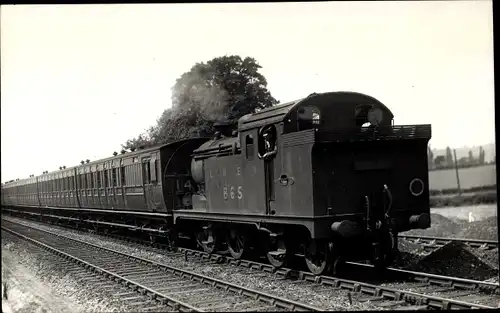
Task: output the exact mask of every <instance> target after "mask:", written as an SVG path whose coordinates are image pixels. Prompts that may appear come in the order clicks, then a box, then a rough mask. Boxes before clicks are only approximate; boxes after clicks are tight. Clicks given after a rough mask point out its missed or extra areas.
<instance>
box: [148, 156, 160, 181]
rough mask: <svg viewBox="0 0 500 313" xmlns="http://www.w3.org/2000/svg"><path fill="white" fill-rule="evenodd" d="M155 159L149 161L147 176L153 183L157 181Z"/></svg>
mask: <svg viewBox="0 0 500 313" xmlns="http://www.w3.org/2000/svg"><path fill="white" fill-rule="evenodd" d="M157 164H158V163H157V162H156V159H151V160H150V161H149V176H150V181H151V182H155V181H157V175H156V174H157V172H156V166H157Z"/></svg>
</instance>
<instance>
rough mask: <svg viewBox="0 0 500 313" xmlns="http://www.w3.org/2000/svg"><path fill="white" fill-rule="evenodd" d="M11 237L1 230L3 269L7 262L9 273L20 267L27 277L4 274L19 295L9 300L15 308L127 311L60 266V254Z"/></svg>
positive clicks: (22, 309) (27, 309) (17, 270)
mask: <svg viewBox="0 0 500 313" xmlns="http://www.w3.org/2000/svg"><path fill="white" fill-rule="evenodd" d="M11 239H12V237H11V236H10V235H7V236H6V235H5V234H4V233H3V231H2V271H4V266H5V272H6V273H8V272H10V273H14V274H16V273H19V272H20V271H21V272H22V274H21V276H22V277H23V278H22V279H24V280H23V281H21V282H22V283H23V284H22V286H20V285H19V284H18V283H16V281H15V280H14V281H13V280H12V279H9V278H8V275H7V277H4V276H3V275H2V283H4V282H5V283H6V286H7V290H9V289H11V287H9V285H11V286H12V287H14V288H12V291H13V292H16V293H18V295H19V296H18V297H16V296H15V295H14V296H13V297H12V299H11V303H8V305H9V306H10V307H11V308H12V310H13V311H14V312H124V309H126V308H125V307H123V306H121V305H119V304H118V303H116V302H113V301H112V300H110V299H109V297H108V296H106V295H105V294H103V293H101V292H99V291H98V290H96V288H95V287H93V286H91V285H86V284H82V283H81V282H79V281H78V279H77V278H76V277H75V276H73V275H72V274H69V273H65V271H64V270H62V269H61V268H60V267H58V266H57V264H58V262H57V260H56V258H59V257H57V256H55V255H53V254H50V253H48V252H46V251H44V252H43V253H40V251H41V250H40V249H39V248H38V247H35V246H33V245H31V244H28V243H25V242H22V241H19V240H17V239H15V240H14V241H12V240H11ZM20 243H22V244H20ZM18 276H19V275H18ZM4 278H5V279H6V281H4ZM26 279H27V280H26ZM17 281H19V280H17ZM27 282H31V283H29V284H26V283H27ZM16 290H17V291H16ZM8 296H9V295H8ZM7 301H8V300H7Z"/></svg>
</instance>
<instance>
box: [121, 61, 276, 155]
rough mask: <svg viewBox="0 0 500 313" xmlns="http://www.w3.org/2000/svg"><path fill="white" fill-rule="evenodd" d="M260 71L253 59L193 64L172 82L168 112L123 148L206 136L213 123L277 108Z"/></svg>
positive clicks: (209, 132) (229, 120)
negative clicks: (170, 105)
mask: <svg viewBox="0 0 500 313" xmlns="http://www.w3.org/2000/svg"><path fill="white" fill-rule="evenodd" d="M260 68H261V66H260V65H259V64H258V63H257V61H256V60H255V59H254V58H250V57H246V58H244V59H242V58H241V57H240V56H236V55H231V56H223V57H218V58H214V59H212V60H210V61H208V62H206V63H196V64H195V65H194V66H193V67H192V68H191V69H190V70H189V71H188V72H185V73H184V74H182V75H181V76H180V77H179V78H178V79H177V80H176V83H175V85H174V86H173V88H172V108H170V109H166V110H165V111H164V112H163V114H162V115H161V116H160V117H159V118H158V119H157V121H156V125H155V126H152V127H151V128H150V129H149V130H148V131H147V134H144V135H142V137H141V136H139V137H137V138H134V139H131V140H128V141H127V142H126V143H125V145H123V147H124V148H127V149H128V148H131V147H134V146H135V145H136V144H140V143H144V142H145V143H146V144H147V145H155V144H159V143H164V142H170V141H175V140H179V139H183V138H188V137H192V136H210V135H212V134H213V133H214V128H213V125H214V123H217V122H223V123H228V122H229V123H235V122H236V121H237V120H238V119H239V118H240V117H242V116H243V115H245V114H248V113H254V112H256V111H258V110H261V109H264V108H267V107H270V106H272V105H275V104H277V103H278V101H277V100H276V99H275V98H274V97H273V96H272V95H271V93H270V92H269V90H268V89H267V80H266V79H265V77H264V76H263V75H262V74H261V73H259V69H260Z"/></svg>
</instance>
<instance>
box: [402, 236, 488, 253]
mask: <svg viewBox="0 0 500 313" xmlns="http://www.w3.org/2000/svg"><path fill="white" fill-rule="evenodd" d="M399 238H400V239H405V240H408V241H410V242H413V243H417V244H421V245H424V246H426V247H429V248H439V247H442V246H444V245H446V244H448V243H450V242H460V243H463V244H465V245H468V246H470V247H471V248H478V249H485V250H489V249H496V248H498V241H495V240H482V239H467V238H450V237H431V236H416V235H399Z"/></svg>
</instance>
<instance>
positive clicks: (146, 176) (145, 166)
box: [142, 159, 151, 184]
mask: <svg viewBox="0 0 500 313" xmlns="http://www.w3.org/2000/svg"><path fill="white" fill-rule="evenodd" d="M149 161H150V160H149V159H145V160H143V161H142V180H143V183H144V184H150V183H151V169H150V167H149Z"/></svg>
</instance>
